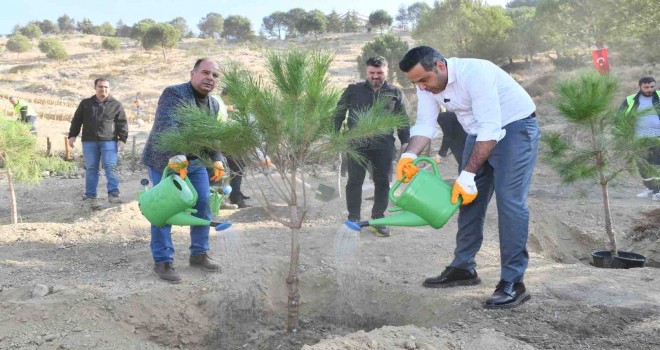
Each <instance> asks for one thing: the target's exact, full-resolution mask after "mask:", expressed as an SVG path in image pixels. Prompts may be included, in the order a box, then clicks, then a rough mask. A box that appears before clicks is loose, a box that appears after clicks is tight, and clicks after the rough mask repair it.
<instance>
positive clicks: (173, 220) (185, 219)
mask: <svg viewBox="0 0 660 350" xmlns="http://www.w3.org/2000/svg"><path fill="white" fill-rule="evenodd" d="M165 224H167V225H178V226H210V225H211V222H210V221H208V220H204V219H200V218H198V217H196V216H192V215H190V214H188V213H187V212H181V213H177V214H174V215H173V216H171V217H170V218H169V219H167V221H166V222H165Z"/></svg>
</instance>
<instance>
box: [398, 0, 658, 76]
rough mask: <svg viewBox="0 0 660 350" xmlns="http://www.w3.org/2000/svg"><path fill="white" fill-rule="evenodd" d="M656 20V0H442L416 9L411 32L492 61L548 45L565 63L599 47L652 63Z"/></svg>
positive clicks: (448, 51) (444, 49)
mask: <svg viewBox="0 0 660 350" xmlns="http://www.w3.org/2000/svg"><path fill="white" fill-rule="evenodd" d="M397 18H398V16H397ZM659 20H660V11H658V2H657V0H513V1H510V2H509V3H508V4H507V6H506V8H501V7H499V6H488V5H485V4H484V3H483V1H478V0H444V1H436V2H435V3H434V4H433V6H432V7H429V8H424V9H423V10H422V11H421V14H420V16H419V20H418V22H417V23H416V25H415V26H414V31H413V38H415V39H416V40H417V42H418V43H419V44H425V45H429V46H433V47H435V48H436V49H438V50H439V51H440V52H441V53H443V54H445V55H447V56H458V57H478V58H485V59H489V60H491V61H494V62H497V63H503V62H506V61H507V60H509V61H510V60H512V59H513V58H515V57H522V58H525V59H527V60H529V59H530V58H531V57H532V56H533V55H534V54H536V53H540V52H548V51H552V52H554V53H555V54H556V55H555V56H556V58H557V59H556V61H557V62H568V63H570V62H571V61H573V60H577V61H583V60H584V58H580V57H577V56H579V53H580V52H582V53H584V52H588V51H589V50H592V49H594V48H603V47H608V48H610V51H613V52H616V53H617V54H618V55H619V58H620V59H621V60H622V61H625V62H627V63H630V64H637V63H642V62H650V63H653V62H655V61H657V59H658V58H660V47H659V46H658V45H657V42H658V41H657V38H658V37H659V36H660V26H658V25H657V23H659V22H658V21H659ZM576 57H577V58H576Z"/></svg>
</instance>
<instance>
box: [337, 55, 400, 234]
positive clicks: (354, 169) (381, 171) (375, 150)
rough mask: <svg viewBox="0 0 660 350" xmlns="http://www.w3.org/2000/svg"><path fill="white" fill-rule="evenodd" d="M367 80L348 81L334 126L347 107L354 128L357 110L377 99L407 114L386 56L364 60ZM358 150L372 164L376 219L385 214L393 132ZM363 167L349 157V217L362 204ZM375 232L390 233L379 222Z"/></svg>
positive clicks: (353, 217)
mask: <svg viewBox="0 0 660 350" xmlns="http://www.w3.org/2000/svg"><path fill="white" fill-rule="evenodd" d="M366 71H367V80H366V81H364V82H360V83H356V84H350V85H349V86H348V87H347V88H346V90H344V93H343V94H342V96H341V99H340V100H339V104H338V105H337V114H336V115H335V130H337V131H339V130H340V129H341V126H342V123H343V122H344V119H346V111H348V128H349V129H350V128H353V127H354V126H355V124H356V123H357V112H358V111H361V110H366V109H369V108H371V106H373V104H374V103H375V102H376V101H377V100H379V99H387V108H388V109H389V110H391V111H394V112H397V113H400V114H401V115H403V116H406V117H407V114H406V102H405V97H404V96H403V91H401V89H399V88H397V87H396V86H393V85H390V84H389V83H388V82H387V81H386V80H387V61H386V60H385V58H383V57H380V56H376V57H370V58H369V59H367V62H366ZM398 136H399V141H400V142H401V148H402V149H404V148H405V146H406V144H407V143H408V139H409V138H410V129H409V127H408V126H406V127H404V128H401V129H399V130H398ZM358 151H359V152H360V153H361V154H362V155H363V156H364V157H365V158H366V160H367V161H368V162H369V163H370V164H371V166H372V168H373V180H374V186H375V190H374V205H373V207H372V209H371V217H372V218H373V219H379V218H382V217H384V216H385V209H387V203H388V192H389V190H390V173H391V169H392V168H391V167H392V160H393V159H394V155H395V153H396V151H395V149H394V135H393V134H389V135H387V136H385V137H381V138H377V139H373V140H371V141H370V142H369V143H367V144H365V145H361V146H360V147H359V148H358ZM365 172H366V170H365V168H364V166H362V165H360V164H359V163H357V162H356V161H355V160H353V159H350V158H349V159H348V182H347V183H346V206H347V207H348V219H349V220H352V221H359V220H360V211H361V208H360V207H361V204H362V184H363V182H364V177H365ZM375 230H376V234H377V235H378V236H381V237H387V236H389V235H390V230H389V228H387V227H385V226H379V227H376V228H375Z"/></svg>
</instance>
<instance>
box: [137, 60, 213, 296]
mask: <svg viewBox="0 0 660 350" xmlns="http://www.w3.org/2000/svg"><path fill="white" fill-rule="evenodd" d="M218 70H219V69H218V64H217V63H216V62H215V61H213V60H210V59H206V58H203V59H199V60H197V62H195V65H194V67H193V69H192V71H191V72H190V81H189V82H187V83H183V84H179V85H172V86H169V87H167V88H166V89H165V90H164V91H163V94H162V95H161V96H160V98H159V99H158V108H157V109H156V119H155V120H154V125H153V127H152V128H151V133H150V134H149V139H148V140H147V144H146V145H145V147H144V153H143V154H142V162H143V163H144V164H145V165H146V166H147V170H148V172H149V178H150V179H151V183H152V184H153V185H154V186H156V185H157V184H158V183H159V182H160V180H161V178H162V176H163V171H166V170H168V168H169V170H170V171H175V172H178V173H179V174H180V176H181V178H185V177H186V176H187V177H188V178H189V179H190V182H191V183H192V185H193V187H194V188H195V190H196V191H197V195H198V198H197V204H195V207H194V209H196V210H197V212H196V213H195V214H193V215H194V216H196V217H198V218H201V219H204V220H211V209H210V207H209V197H210V194H211V190H210V188H209V173H208V171H207V170H206V165H205V164H204V163H203V162H202V160H201V159H200V158H198V157H197V156H196V155H194V154H184V153H183V152H165V151H162V150H159V149H158V148H157V147H156V143H157V142H158V139H159V137H160V135H161V134H162V133H164V132H167V131H170V130H172V129H176V128H177V127H178V125H179V122H178V121H177V119H176V115H175V113H176V110H177V108H179V107H180V106H182V105H196V106H197V107H198V108H200V109H202V110H206V111H208V112H209V118H212V119H215V118H216V116H217V115H218V110H219V108H220V105H219V104H218V100H216V99H214V98H211V94H210V93H211V91H213V89H214V88H215V85H216V83H217V81H218V77H219V76H220V73H219V72H218ZM205 156H208V158H210V159H211V160H213V167H214V176H213V177H211V180H212V181H219V180H220V178H221V177H222V175H223V174H224V167H223V165H222V155H221V154H220V152H219V151H218V150H207V154H206V155H205ZM209 229H210V226H191V227H190V260H189V262H190V265H191V266H193V267H198V268H201V269H202V270H204V271H209V272H217V271H218V270H219V269H220V267H219V266H218V264H216V263H214V262H213V261H212V260H211V258H209V256H208V254H207V252H208V251H209ZM171 231H172V225H164V226H160V227H159V226H154V225H151V254H152V256H153V259H154V263H155V264H154V271H155V272H156V274H157V275H158V277H160V278H161V279H163V280H165V281H168V282H170V283H179V282H180V281H181V277H180V276H179V274H178V273H177V272H176V271H175V270H174V267H173V263H174V245H173V244H172V235H171Z"/></svg>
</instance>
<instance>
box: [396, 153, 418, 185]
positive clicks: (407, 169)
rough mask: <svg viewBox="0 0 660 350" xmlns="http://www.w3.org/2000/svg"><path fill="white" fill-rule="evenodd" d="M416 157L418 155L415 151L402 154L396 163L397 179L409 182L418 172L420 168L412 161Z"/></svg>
mask: <svg viewBox="0 0 660 350" xmlns="http://www.w3.org/2000/svg"><path fill="white" fill-rule="evenodd" d="M416 158H417V155H416V154H413V153H404V154H402V155H401V159H399V162H398V163H397V164H396V179H397V180H398V181H403V182H404V183H408V181H410V179H412V177H413V176H415V174H417V172H418V171H419V168H418V167H417V166H416V165H413V163H412V162H413V161H414V160H415V159H416Z"/></svg>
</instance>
